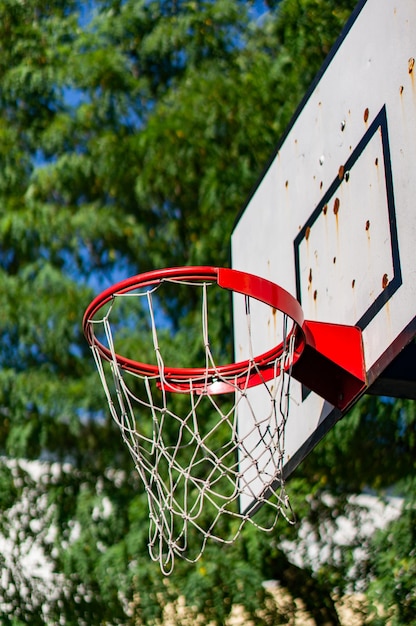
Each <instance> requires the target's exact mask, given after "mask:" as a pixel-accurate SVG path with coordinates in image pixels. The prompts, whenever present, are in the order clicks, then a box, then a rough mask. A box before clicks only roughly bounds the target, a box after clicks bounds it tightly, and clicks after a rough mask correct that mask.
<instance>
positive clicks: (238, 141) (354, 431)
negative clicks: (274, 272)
mask: <svg viewBox="0 0 416 626" xmlns="http://www.w3.org/2000/svg"><path fill="white" fill-rule="evenodd" d="M355 4H356V3H355V1H354V0H281V2H279V1H271V0H270V1H268V2H261V1H257V2H242V1H239V0H216V1H212V0H211V1H210V0H186V1H185V0H184V1H182V0H176V1H175V0H171V1H165V0H94V2H91V3H88V2H85V3H84V2H76V1H75V0H73V1H72V0H50V1H48V2H47V1H46V0H29V1H26V2H24V1H22V0H0V52H1V54H0V285H1V292H2V307H1V311H0V332H1V338H2V341H1V345H0V415H1V421H0V433H1V439H0V442H1V443H0V445H1V464H0V482H1V490H0V506H1V516H0V533H1V545H2V548H1V549H0V571H1V589H0V621H1V623H2V624H5V625H9V624H10V625H13V626H18V625H20V624H34V625H36V624H89V625H90V624H125V625H127V624H156V623H160V621H161V620H162V617H163V612H164V610H165V607H166V606H168V605H169V606H170V614H171V620H172V622H173V623H178V624H181V623H184V624H185V623H197V619H198V620H199V621H198V623H201V624H205V623H206V624H208V623H211V624H218V625H220V624H225V623H226V621H227V619H228V618H229V616H230V614H231V612H232V610H233V607H236V606H240V607H242V610H244V614H245V615H246V620H247V623H248V622H249V620H250V619H251V620H252V623H255V624H279V623H281V624H292V623H294V622H293V619H294V617H293V615H294V611H295V608H296V606H298V605H299V602H301V603H303V604H302V606H303V607H304V608H305V610H307V611H308V615H309V617H310V619H311V620H313V622H314V623H315V624H316V625H320V624H326V625H329V624H340V623H341V621H340V620H341V618H340V613H339V602H338V601H340V600H341V599H342V598H343V597H344V596H345V594H350V593H352V592H360V593H361V594H362V595H361V596H359V597H360V598H361V599H362V604H361V605H360V607H359V609H357V610H359V611H361V618H360V619H361V620H362V623H367V624H373V625H374V626H376V625H381V624H387V622H388V623H389V624H391V625H394V626H398V625H404V624H410V623H415V622H416V593H415V580H416V554H415V545H416V544H415V528H416V525H415V510H416V509H415V501H416V484H415V481H414V470H415V459H416V454H415V452H416V411H415V407H414V403H413V402H411V401H404V400H400V401H399V400H398V401H394V402H393V401H391V400H386V399H384V400H382V399H378V398H374V397H367V396H366V397H365V398H364V399H363V400H362V401H361V403H360V404H359V405H358V406H357V407H356V408H355V409H354V410H353V411H352V412H351V413H350V414H349V415H348V417H347V418H345V419H344V420H343V421H342V422H341V423H340V424H338V425H337V427H336V428H335V429H333V431H332V432H331V433H329V435H328V436H327V437H326V438H325V440H324V441H323V442H322V443H321V444H320V445H319V446H318V448H317V450H316V451H315V452H314V453H313V454H312V455H311V456H310V457H309V458H308V460H307V462H305V464H304V465H303V466H302V467H301V468H299V470H298V471H297V472H296V474H295V476H294V477H293V479H292V480H291V481H290V483H289V493H290V495H291V498H292V505H293V507H294V508H295V510H296V513H297V515H298V517H299V519H300V520H302V521H301V523H300V524H298V525H297V527H296V528H291V527H290V528H288V527H287V526H286V525H285V524H284V523H282V524H281V525H279V526H278V528H277V529H276V531H275V532H274V533H272V534H271V535H269V534H261V533H259V532H257V531H256V530H255V529H254V528H247V530H246V532H244V533H243V535H242V537H241V539H240V540H239V541H238V542H237V543H236V544H235V545H233V546H232V547H229V548H227V549H224V548H221V547H218V546H217V545H215V544H211V545H209V546H208V549H207V551H206V553H205V555H204V556H203V558H202V559H201V560H200V561H199V562H198V563H197V564H196V565H190V564H187V563H178V564H177V566H176V568H175V571H174V573H173V574H172V575H171V576H170V577H169V579H165V578H164V577H163V576H162V575H161V573H160V571H159V568H158V565H155V564H153V563H152V562H151V561H150V559H149V557H148V554H147V531H148V519H147V516H148V512H147V503H146V497H145V494H144V493H143V489H142V486H141V485H140V482H139V479H138V477H137V476H136V473H135V471H134V468H133V463H132V461H131V459H130V457H129V456H128V453H127V451H126V450H125V449H124V446H123V445H122V442H121V439H120V437H119V435H118V433H117V431H116V429H115V427H114V426H113V424H112V422H111V419H110V417H109V414H108V411H107V409H106V406H105V400H104V394H103V392H102V389H101V388H100V385H99V381H98V377H97V374H96V372H95V369H94V365H93V360H92V357H91V354H90V351H89V349H88V346H87V345H86V342H85V340H84V338H83V336H82V331H81V319H82V315H83V312H84V309H85V307H86V305H87V304H88V303H89V301H90V299H91V298H92V296H93V295H94V293H97V292H98V291H99V290H101V289H102V288H105V287H107V286H109V285H110V284H112V283H113V282H115V281H116V280H118V279H119V278H120V277H124V276H128V275H131V274H134V273H138V272H141V271H146V270H148V269H154V268H157V267H165V266H170V265H186V264H204V265H209V264H213V265H222V264H225V265H226V264H227V263H228V255H229V249H228V242H229V237H230V234H231V230H232V226H233V223H234V220H235V218H236V216H237V214H238V211H239V209H240V208H241V206H242V205H243V203H244V200H245V198H246V196H247V194H248V193H249V191H250V189H251V188H252V186H253V184H254V183H255V181H256V179H257V178H258V176H259V175H260V173H261V171H262V169H263V167H264V166H265V164H266V163H267V161H268V159H269V157H270V155H271V153H272V151H273V148H274V146H275V145H276V143H277V141H278V139H279V137H280V136H281V135H282V133H283V131H284V129H285V127H286V125H287V123H288V122H289V120H290V117H291V116H292V114H293V113H294V111H295V109H296V106H297V105H298V104H299V102H300V100H301V98H302V96H303V95H304V93H305V91H306V89H307V87H308V85H309V84H310V83H311V81H312V80H313V78H314V76H315V74H316V73H317V71H318V70H319V67H320V66H321V64H322V62H323V60H324V59H325V56H326V55H327V53H328V52H329V50H330V48H331V46H332V44H333V43H334V41H335V39H336V38H337V37H338V35H339V34H340V32H341V29H342V26H343V25H344V23H345V22H346V20H347V19H348V17H349V15H350V14H351V11H352V10H353V8H354V6H355ZM166 314H167V315H169V316H171V321H172V323H175V321H177V320H175V311H172V310H169V311H167V313H166ZM220 320H221V318H220ZM219 326H221V325H219ZM218 332H219V333H224V332H225V331H224V328H219V329H218ZM177 351H178V352H180V346H178V347H177ZM393 489H396V495H397V496H400V503H402V505H401V514H400V515H396V516H393V517H395V519H393V518H392V521H391V523H389V524H388V525H387V526H385V525H384V526H383V528H380V529H379V530H378V531H377V532H376V533H374V532H371V533H368V532H367V531H366V530H365V528H364V526H365V524H362V519H363V517H362V515H363V512H365V511H366V504H365V502H364V503H363V500H362V499H360V498H362V494H363V493H364V492H365V491H366V490H371V491H372V492H373V493H377V494H378V495H379V496H380V499H381V500H383V498H385V497H386V494H387V493H394V492H393V491H392V490H393ZM386 502H387V501H386ZM395 502H396V501H395ZM380 506H381V504H380ZM386 510H387V507H386V508H383V509H382V511H383V512H384V513H385V511H386ZM259 515H260V516H261V515H267V513H266V512H263V511H260V512H259ZM340 518H342V519H345V518H347V519H348V520H349V521H350V523H351V524H352V525H353V528H354V532H353V534H352V536H351V537H350V538H349V540H348V541H347V542H346V543H345V545H340V544H339V542H338V543H336V541H335V539H334V537H335V535H336V529H337V524H338V522H339V519H340ZM307 537H309V538H311V537H313V538H314V546H315V547H316V553H315V555H311V554H310V551H308V542H307V541H305V538H307ZM299 556H302V558H301V560H299ZM265 581H269V584H266V582H265ZM270 581H274V583H273V584H274V587H279V588H281V589H284V590H285V591H286V595H285V596H284V600H283V599H282V600H280V601H278V602H277V601H275V599H274V598H275V595H273V593H271V583H270ZM186 620H188V621H186ZM388 620H390V621H388ZM313 622H312V623H313Z"/></svg>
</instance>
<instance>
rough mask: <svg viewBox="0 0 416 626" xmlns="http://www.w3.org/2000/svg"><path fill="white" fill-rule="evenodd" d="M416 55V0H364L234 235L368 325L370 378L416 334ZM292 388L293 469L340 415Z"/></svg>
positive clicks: (302, 289)
mask: <svg viewBox="0 0 416 626" xmlns="http://www.w3.org/2000/svg"><path fill="white" fill-rule="evenodd" d="M415 58H416V2H415V1H414V0H400V2H392V1H391V0H366V1H362V2H360V3H359V4H358V6H357V8H356V10H355V11H354V13H353V15H352V16H351V19H350V21H349V23H348V24H347V26H346V28H345V29H344V31H343V33H342V35H341V37H340V40H339V41H338V42H337V44H336V45H335V47H334V49H333V50H332V51H331V53H330V55H329V57H328V59H327V61H326V63H325V65H324V67H323V68H322V70H321V72H320V73H319V78H318V79H317V80H316V81H315V83H314V84H313V85H312V87H311V89H310V91H309V92H308V94H307V96H306V97H305V99H304V101H303V102H302V105H301V106H300V107H299V109H298V111H297V113H296V114H295V116H294V118H293V120H292V122H291V124H290V127H289V129H288V130H287V132H286V134H285V136H284V138H283V139H282V140H281V142H280V144H279V145H278V148H277V150H276V152H275V154H274V155H273V158H272V160H271V161H270V163H269V165H268V167H267V168H266V171H265V173H264V175H263V176H262V178H261V180H260V181H259V183H258V185H257V186H256V189H255V191H254V192H253V194H252V195H251V197H250V198H249V200H248V202H247V204H246V206H245V207H244V208H243V210H242V212H241V214H240V216H239V218H238V221H237V223H236V226H235V228H234V231H233V234H232V240H231V254H232V266H233V268H235V269H238V270H243V271H246V272H250V273H253V274H257V275H259V276H262V277H264V278H267V279H269V280H271V281H273V282H275V283H277V284H279V285H281V286H282V287H284V288H285V289H286V290H287V291H289V292H290V293H292V294H293V295H294V296H295V297H296V298H297V299H298V300H299V301H300V303H301V305H302V308H303V311H304V315H305V319H307V320H316V321H322V322H333V323H339V324H348V325H358V326H359V327H360V328H361V329H362V331H363V343H364V357H365V368H366V371H367V377H368V384H369V385H371V384H372V383H374V381H376V380H377V378H378V377H379V376H380V374H381V373H382V372H383V370H384V369H385V368H386V367H387V366H388V365H389V364H390V363H391V362H392V361H393V359H394V358H395V357H396V356H397V354H398V353H399V352H400V350H402V349H403V348H404V347H405V346H406V345H407V344H408V343H409V341H411V339H412V338H413V337H414V336H415V334H416V317H415V309H416V306H415V305H416V169H415V164H416V64H415ZM262 324H264V321H262ZM267 326H268V325H267V323H266V324H264V327H265V328H266V327H267ZM235 328H236V331H235V332H236V337H235V347H236V360H238V359H239V354H238V346H239V345H240V343H241V342H240V337H239V336H238V328H239V324H238V321H237V323H235ZM265 332H266V331H265ZM251 393H252V394H253V398H254V400H256V395H255V394H256V393H258V392H257V391H256V390H255V389H254V390H253V391H251ZM291 397H292V400H291V407H290V415H289V420H288V424H287V431H286V433H287V434H286V446H285V449H286V457H285V469H286V474H287V475H289V474H290V473H291V472H292V471H293V470H294V469H295V467H296V466H297V465H298V463H299V462H300V461H301V460H302V459H303V458H304V457H305V455H306V454H307V453H308V452H309V451H310V450H311V449H312V448H313V447H314V446H315V445H316V443H317V442H318V441H319V440H320V439H321V437H322V436H323V435H324V434H325V433H326V432H327V431H328V429H329V428H331V427H332V426H333V424H334V423H335V422H336V421H337V420H338V419H340V417H342V415H341V414H340V412H339V411H338V410H335V409H334V407H332V405H330V404H328V403H327V402H325V401H324V400H322V399H321V398H320V397H319V396H317V395H316V394H314V393H312V392H307V391H306V390H305V389H304V388H302V385H301V384H300V383H297V382H296V381H294V382H293V384H292V388H291ZM261 402H262V400H261V398H260V396H259V398H258V401H257V406H256V411H260V412H261V410H262V407H261ZM247 419H250V418H249V417H248V416H247V415H244V414H241V415H239V421H240V428H241V429H244V428H245V420H247ZM260 484H261V483H259V489H263V487H261V486H260ZM240 504H241V508H242V509H243V510H247V509H250V508H252V507H253V506H254V503H253V501H251V499H250V498H247V499H244V498H243V500H242V501H241V503H240Z"/></svg>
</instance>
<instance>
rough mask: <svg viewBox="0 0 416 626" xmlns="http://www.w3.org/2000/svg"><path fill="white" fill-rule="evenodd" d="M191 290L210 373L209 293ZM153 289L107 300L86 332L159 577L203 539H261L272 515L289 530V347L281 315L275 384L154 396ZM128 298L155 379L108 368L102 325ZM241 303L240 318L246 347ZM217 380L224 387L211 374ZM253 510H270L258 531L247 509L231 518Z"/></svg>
mask: <svg viewBox="0 0 416 626" xmlns="http://www.w3.org/2000/svg"><path fill="white" fill-rule="evenodd" d="M167 282H178V281H177V280H172V279H169V281H167ZM187 284H188V285H189V281H188V282H187ZM192 286H195V287H199V288H201V289H202V298H201V300H202V307H201V338H202V341H203V344H204V346H203V347H204V351H205V363H206V367H207V368H208V367H209V368H215V369H216V368H217V365H216V364H215V360H214V357H213V354H212V350H211V346H210V341H209V333H208V317H209V316H208V305H207V297H206V292H207V289H208V287H209V286H210V284H209V283H201V282H197V281H196V282H195V283H192ZM157 289H158V287H156V288H153V289H152V290H148V291H145V292H143V291H142V292H134V293H129V294H122V295H117V294H116V295H115V296H114V298H113V301H112V304H111V306H109V307H108V310H107V311H106V312H105V315H104V316H103V317H102V318H101V319H94V320H93V321H90V322H89V323H91V324H93V328H94V336H97V333H98V334H100V341H103V339H102V337H104V336H105V338H106V339H105V340H106V344H107V347H108V349H109V351H110V352H111V355H112V358H111V361H110V366H109V365H108V362H107V361H108V358H107V359H104V358H103V356H102V354H101V352H100V351H99V350H98V349H97V346H96V345H94V344H93V345H92V351H93V354H94V358H95V362H96V365H97V368H98V372H99V374H100V378H101V382H102V384H103V386H104V390H105V393H106V397H107V400H108V404H109V407H110V411H111V415H112V417H113V419H114V421H115V422H116V423H117V425H118V427H119V428H120V432H121V436H122V439H123V441H124V442H125V444H126V445H127V447H128V449H129V451H130V453H131V455H132V457H133V459H134V462H135V466H136V469H137V471H138V473H139V475H140V477H141V479H142V481H143V484H144V486H145V489H146V493H147V497H148V503H149V516H150V528H149V544H148V545H149V553H150V556H151V558H152V559H153V560H154V561H159V563H160V568H161V570H162V572H163V573H164V574H166V575H168V574H170V573H171V571H172V569H173V567H174V559H175V556H179V557H182V558H184V559H186V560H188V561H190V562H195V561H196V560H198V559H199V558H200V556H201V555H202V553H203V551H204V548H205V545H206V542H207V541H208V539H213V540H216V541H219V542H222V543H224V544H228V543H232V542H233V541H234V540H235V539H236V538H237V537H238V535H239V534H240V532H241V530H242V528H243V526H244V524H245V523H246V522H250V523H251V524H254V525H255V526H256V527H258V528H261V529H262V530H272V529H273V528H274V527H275V525H276V522H277V519H278V517H279V515H280V514H283V516H284V517H285V518H286V519H287V520H288V521H289V522H291V521H292V512H291V509H290V504H289V500H288V496H287V494H286V491H285V485H284V480H283V473H282V469H283V458H284V436H285V424H286V420H287V417H288V409H289V384H290V365H291V362H292V358H293V349H294V348H293V344H294V340H293V334H292V333H287V332H286V325H287V320H286V318H285V316H283V327H284V334H285V339H284V342H285V344H284V350H283V353H282V355H281V356H280V357H279V358H278V359H276V362H275V363H274V367H275V377H274V378H273V379H272V380H271V381H269V382H267V383H266V382H263V383H262V384H261V385H260V387H261V390H259V388H258V387H255V388H254V390H253V389H247V385H243V387H242V388H240V386H237V385H236V384H235V383H233V381H232V380H230V378H228V377H227V379H226V382H227V383H228V384H231V385H232V386H233V388H234V392H233V393H227V394H221V395H212V393H211V394H208V393H204V392H202V393H201V391H200V390H197V389H193V388H192V382H193V381H192V380H191V379H190V380H189V384H190V391H189V393H182V394H176V393H171V392H169V391H165V390H163V388H162V389H161V388H160V381H163V380H164V371H165V369H166V364H165V362H164V358H163V354H162V349H161V346H160V342H159V337H158V328H157V323H156V318H157V317H158V316H157V300H156V302H155V298H154V294H155V292H156V291H157ZM132 297H135V298H140V299H141V301H142V302H143V305H145V306H148V308H149V316H150V320H151V333H152V342H153V349H154V353H155V361H156V362H157V365H158V369H159V374H158V376H152V377H149V376H139V375H137V374H131V373H130V372H126V371H123V369H122V368H121V367H120V365H119V363H118V362H117V359H116V352H117V350H116V347H115V337H114V335H115V332H114V328H115V322H114V321H112V322H111V321H110V319H111V316H112V314H113V310H114V308H115V304H116V302H117V300H118V299H119V298H132ZM248 300H249V299H248V298H246V303H245V309H246V312H245V314H246V318H247V334H248V337H249V341H251V339H250V338H251V335H252V328H251V315H250V306H249V305H248V303H247V301H248ZM112 326H113V331H112ZM250 351H251V353H252V348H250ZM256 367H257V366H256V364H255V363H254V361H252V360H250V363H249V365H248V367H247V372H246V373H245V374H246V379H247V382H248V380H249V377H250V374H251V373H252V370H253V368H256ZM218 380H219V381H220V382H221V381H225V378H224V377H223V376H221V374H218ZM158 382H159V386H158V385H157V383H158ZM253 392H254V393H256V394H258V393H259V392H260V393H262V394H263V395H264V396H265V397H266V398H267V407H268V408H267V410H266V411H264V412H263V413H262V414H261V415H256V414H255V407H254V406H253V402H252V400H251V399H250V398H251V396H252V394H253ZM242 414H244V416H245V420H244V427H242V426H241V420H240V423H239V422H238V416H241V415H242ZM253 501H254V502H256V505H255V508H256V509H257V508H258V507H259V506H260V505H267V506H268V507H270V508H271V509H272V515H271V516H269V517H271V521H270V522H269V523H268V524H267V525H266V526H262V525H260V524H259V523H257V522H256V519H255V517H253V515H252V514H253V506H251V510H250V509H249V510H243V511H241V510H240V508H241V507H243V508H244V503H246V502H253Z"/></svg>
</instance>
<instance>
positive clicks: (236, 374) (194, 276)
mask: <svg viewBox="0 0 416 626" xmlns="http://www.w3.org/2000/svg"><path fill="white" fill-rule="evenodd" d="M174 280H177V281H181V280H193V281H198V282H201V283H202V282H207V281H210V282H212V281H215V282H216V283H217V284H218V285H219V286H220V287H222V288H224V289H227V290H229V291H235V292H238V293H241V294H244V295H247V296H250V297H252V298H255V299H257V300H259V301H261V302H264V303H265V304H268V305H269V306H270V307H272V308H274V309H277V310H279V311H281V312H282V313H284V314H286V315H287V316H288V317H289V318H290V319H292V321H293V322H294V327H293V329H292V331H291V332H292V333H293V332H295V333H296V338H295V352H294V357H293V361H292V365H293V364H294V363H295V362H296V361H297V360H298V359H299V357H300V355H301V354H302V351H303V348H304V346H305V334H304V331H303V328H302V327H303V323H304V317H303V312H302V308H301V306H300V304H299V302H298V301H297V300H296V299H295V298H294V297H293V296H292V295H291V294H290V293H289V292H287V291H286V290H285V289H283V288H282V287H280V286H279V285H276V284H275V283H272V282H271V281H269V280H266V279H264V278H260V277H259V276H255V275H254V274H248V273H246V272H241V271H239V270H234V269H228V268H220V267H210V266H189V267H173V268H165V269H160V270H153V271H150V272H145V273H143V274H138V275H136V276H132V277H130V278H127V279H126V280H122V281H120V282H118V283H116V284H115V285H112V286H111V287H109V288H108V289H106V290H105V291H103V292H102V293H101V294H99V295H98V296H97V297H96V298H94V300H93V301H92V302H91V303H90V305H89V306H88V307H87V309H86V311H85V314H84V317H83V331H84V334H85V337H86V339H87V341H88V343H89V344H90V345H91V346H94V347H95V348H96V349H97V350H98V352H99V353H100V354H101V356H102V357H103V358H104V359H106V360H107V361H111V360H112V359H113V357H114V356H115V358H116V360H117V363H118V364H119V365H120V367H121V368H122V369H124V370H126V371H129V372H131V373H133V374H137V375H139V376H148V377H153V378H158V377H160V371H159V368H158V366H157V365H152V364H148V363H142V362H140V361H135V360H132V359H129V358H127V357H124V356H122V355H120V354H115V355H113V354H112V352H111V351H110V350H109V349H108V348H107V347H106V346H104V345H103V344H102V343H101V342H100V341H99V340H98V339H97V337H96V336H95V334H94V329H93V326H94V325H93V323H92V322H93V320H94V318H95V317H96V316H97V314H98V313H99V312H100V310H101V309H102V307H103V306H105V305H106V304H107V303H108V302H110V301H111V300H112V299H113V298H114V297H115V296H116V295H122V294H126V293H129V292H131V291H134V290H135V289H140V288H146V287H151V286H153V285H157V284H159V283H160V282H162V281H174ZM283 351H284V345H283V342H282V343H280V344H278V345H276V346H275V347H273V348H272V349H271V350H268V351H266V352H263V353H262V354H259V355H258V356H256V357H254V359H253V361H254V363H255V364H256V367H255V368H253V367H252V368H251V370H252V374H251V375H250V377H249V380H248V381H247V377H246V372H247V370H248V368H249V366H250V363H252V362H250V361H249V360H245V361H241V362H238V363H228V364H226V365H220V366H218V367H216V368H209V369H206V368H204V367H196V368H175V367H166V368H165V370H164V371H163V379H164V380H163V383H161V385H162V386H164V387H166V388H167V389H168V390H170V391H178V392H187V391H189V390H190V389H191V386H192V388H193V389H195V386H196V387H197V386H198V380H200V386H201V387H204V388H205V389H206V386H207V379H209V378H212V379H213V380H214V379H215V378H216V377H218V376H220V377H224V378H226V379H228V380H230V384H231V381H232V384H233V385H239V384H240V383H241V384H244V385H245V386H247V387H252V386H254V385H258V384H259V383H260V382H262V381H264V380H266V381H267V380H270V379H271V378H272V377H273V376H274V375H275V365H274V364H275V362H276V359H279V358H280V357H281V356H282V354H283ZM191 380H192V383H190V381H191ZM224 391H230V389H225V388H224V389H223V390H222V391H216V392H213V393H222V392H224Z"/></svg>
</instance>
